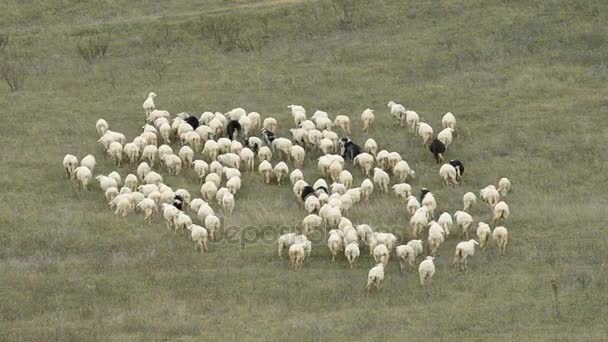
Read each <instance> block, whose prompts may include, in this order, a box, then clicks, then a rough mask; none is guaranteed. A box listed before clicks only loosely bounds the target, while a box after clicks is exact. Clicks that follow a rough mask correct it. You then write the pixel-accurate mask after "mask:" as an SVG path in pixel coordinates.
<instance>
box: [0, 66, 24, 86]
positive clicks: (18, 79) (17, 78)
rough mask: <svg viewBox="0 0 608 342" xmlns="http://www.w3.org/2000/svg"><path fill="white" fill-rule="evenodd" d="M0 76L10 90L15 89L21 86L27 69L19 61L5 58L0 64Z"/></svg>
mask: <svg viewBox="0 0 608 342" xmlns="http://www.w3.org/2000/svg"><path fill="white" fill-rule="evenodd" d="M0 77H2V79H3V80H4V81H5V82H6V84H7V85H8V87H9V88H10V89H11V91H17V90H19V89H21V88H23V82H24V81H25V79H26V77H27V69H26V67H25V65H24V64H23V63H21V62H17V61H12V60H5V61H2V63H1V64H0Z"/></svg>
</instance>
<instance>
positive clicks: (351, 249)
mask: <svg viewBox="0 0 608 342" xmlns="http://www.w3.org/2000/svg"><path fill="white" fill-rule="evenodd" d="M359 255H361V251H360V250H359V243H357V242H351V243H349V244H348V245H346V248H344V256H345V257H346V260H348V264H349V265H350V268H351V269H352V268H353V264H354V263H355V261H356V260H357V258H359Z"/></svg>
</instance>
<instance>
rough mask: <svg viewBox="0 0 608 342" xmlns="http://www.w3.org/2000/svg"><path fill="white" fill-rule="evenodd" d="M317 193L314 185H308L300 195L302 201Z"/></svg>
mask: <svg viewBox="0 0 608 342" xmlns="http://www.w3.org/2000/svg"><path fill="white" fill-rule="evenodd" d="M314 193H315V189H313V188H312V186H310V185H307V186H305V187H304V188H303V189H302V195H300V198H302V202H303V201H305V200H306V197H308V196H310V195H313V194H314Z"/></svg>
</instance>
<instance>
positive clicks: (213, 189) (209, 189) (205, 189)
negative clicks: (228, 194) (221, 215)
mask: <svg viewBox="0 0 608 342" xmlns="http://www.w3.org/2000/svg"><path fill="white" fill-rule="evenodd" d="M216 193H217V185H215V183H214V182H212V181H208V182H205V183H204V184H203V185H202V186H201V196H202V197H203V199H204V200H205V201H207V202H210V201H212V200H213V199H214V198H215V195H216Z"/></svg>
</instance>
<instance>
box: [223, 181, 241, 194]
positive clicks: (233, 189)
mask: <svg viewBox="0 0 608 342" xmlns="http://www.w3.org/2000/svg"><path fill="white" fill-rule="evenodd" d="M241 186H242V181H241V177H230V178H228V180H227V181H226V188H228V190H229V191H230V193H231V194H233V195H236V193H237V191H239V190H241Z"/></svg>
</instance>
